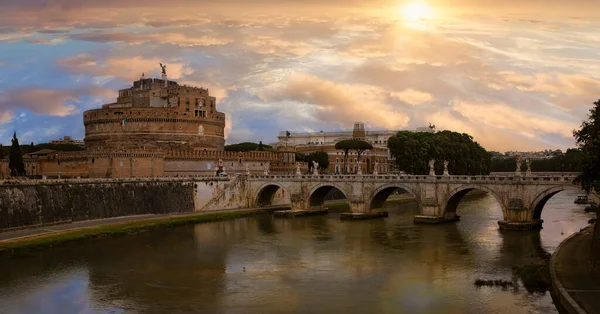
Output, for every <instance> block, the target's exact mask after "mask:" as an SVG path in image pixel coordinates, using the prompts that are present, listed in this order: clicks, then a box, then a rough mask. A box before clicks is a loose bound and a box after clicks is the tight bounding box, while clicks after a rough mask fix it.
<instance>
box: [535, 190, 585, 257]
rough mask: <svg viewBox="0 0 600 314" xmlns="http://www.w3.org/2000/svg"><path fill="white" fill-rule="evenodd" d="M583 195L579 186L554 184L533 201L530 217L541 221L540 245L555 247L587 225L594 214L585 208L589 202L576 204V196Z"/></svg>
mask: <svg viewBox="0 0 600 314" xmlns="http://www.w3.org/2000/svg"><path fill="white" fill-rule="evenodd" d="M583 195H585V192H583V191H582V190H580V189H579V187H577V186H575V185H573V186H556V187H554V188H551V189H547V190H546V191H544V192H542V193H540V194H539V195H538V196H537V197H536V199H535V200H534V202H533V203H532V204H531V206H532V207H533V213H532V219H533V220H534V221H539V222H542V221H543V229H542V230H541V231H540V233H541V237H542V245H543V246H550V247H553V246H554V247H555V246H556V245H558V244H559V243H560V242H561V241H563V240H564V239H565V238H566V237H568V236H570V235H571V234H573V233H575V232H577V231H579V230H580V229H581V228H584V227H586V226H588V224H589V220H590V219H592V218H596V214H595V213H594V212H591V211H586V210H585V209H586V208H587V207H588V206H590V205H589V204H577V203H575V200H577V198H578V196H583Z"/></svg>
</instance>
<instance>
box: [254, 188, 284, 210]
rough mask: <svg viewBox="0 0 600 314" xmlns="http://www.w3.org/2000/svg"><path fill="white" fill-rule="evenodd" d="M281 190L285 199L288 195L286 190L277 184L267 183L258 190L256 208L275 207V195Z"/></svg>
mask: <svg viewBox="0 0 600 314" xmlns="http://www.w3.org/2000/svg"><path fill="white" fill-rule="evenodd" d="M279 190H281V191H282V193H283V196H284V197H285V196H286V195H287V194H288V193H286V191H285V189H284V188H283V187H282V186H281V185H279V184H277V183H267V184H264V185H263V186H261V187H260V188H259V189H258V193H257V195H256V198H255V200H256V206H257V207H267V206H272V205H273V198H274V197H275V194H276V193H277V192H278V191H279Z"/></svg>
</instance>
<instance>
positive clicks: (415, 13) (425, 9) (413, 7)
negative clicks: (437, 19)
mask: <svg viewBox="0 0 600 314" xmlns="http://www.w3.org/2000/svg"><path fill="white" fill-rule="evenodd" d="M398 12H399V13H400V14H401V15H402V16H403V17H404V19H406V20H410V21H417V20H425V19H431V18H432V17H433V10H432V9H431V7H430V6H428V5H427V4H426V3H424V2H421V1H413V2H409V3H407V4H405V5H403V6H402V7H400V9H398Z"/></svg>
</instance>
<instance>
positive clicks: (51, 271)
mask: <svg viewBox="0 0 600 314" xmlns="http://www.w3.org/2000/svg"><path fill="white" fill-rule="evenodd" d="M574 198H575V193H574V192H567V191H565V192H561V193H559V194H557V195H556V196H554V197H553V198H552V199H551V200H550V201H549V202H548V203H547V204H546V207H545V209H544V211H543V213H542V219H544V221H545V222H544V229H542V230H541V231H535V232H514V231H513V232H501V231H499V230H498V224H497V221H498V220H501V219H502V213H501V210H500V206H499V205H498V203H496V201H495V200H494V198H493V197H491V196H489V195H487V194H483V195H482V194H477V195H468V196H467V197H465V199H463V201H462V202H461V204H460V205H459V209H458V214H459V215H461V221H459V222H456V223H450V224H444V225H415V224H413V223H412V217H413V216H414V215H415V214H416V213H417V212H418V210H417V206H416V203H414V202H404V203H393V204H387V205H386V209H387V210H388V211H389V212H390V217H388V218H386V219H379V220H368V221H346V222H343V221H340V220H339V214H336V213H330V214H329V215H327V216H317V217H298V218H294V219H281V218H277V219H274V218H272V217H271V216H268V215H261V216H256V217H248V218H243V219H238V220H234V221H222V222H214V223H206V224H199V225H195V226H182V227H176V228H171V229H159V230H154V231H150V232H146V233H140V234H136V235H130V236H124V237H115V238H107V239H101V240H95V241H92V242H86V243H73V244H68V245H65V246H63V247H58V248H55V249H51V250H42V251H40V252H36V253H34V254H32V255H29V256H26V257H21V258H15V259H4V260H0V279H1V280H0V312H1V313H6V314H9V313H11V314H12V313H44V314H52V313H57V314H69V313H172V314H175V313H177V314H178V313H511V314H518V313H557V311H556V309H555V308H554V305H553V303H552V299H551V297H550V294H549V293H548V292H546V293H529V292H527V291H526V289H524V288H523V287H522V285H519V286H518V287H516V288H512V287H511V288H508V289H502V288H500V287H480V288H479V287H476V286H475V285H474V284H473V283H474V281H475V280H476V279H478V278H482V279H503V280H515V281H518V280H517V279H515V278H513V274H512V270H511V269H512V266H514V265H522V264H526V263H528V262H529V261H531V260H532V259H533V258H535V257H539V256H541V255H543V254H544V251H545V252H550V253H551V252H552V251H553V250H554V249H555V248H556V247H557V245H558V244H559V243H560V242H561V241H562V240H564V239H565V238H566V237H567V236H568V235H570V234H572V233H574V232H576V231H578V230H579V229H580V228H582V227H584V226H586V225H587V221H588V219H590V218H592V214H586V213H584V211H583V208H584V206H583V205H576V204H573V200H574Z"/></svg>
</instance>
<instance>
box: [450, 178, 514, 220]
mask: <svg viewBox="0 0 600 314" xmlns="http://www.w3.org/2000/svg"><path fill="white" fill-rule="evenodd" d="M473 190H480V191H484V192H487V193H488V194H490V195H491V196H493V197H494V199H495V200H496V201H497V202H498V204H500V207H501V208H502V216H503V217H506V216H507V212H506V206H505V205H504V202H502V199H501V198H500V197H499V196H498V194H496V191H494V190H492V189H490V188H488V187H486V186H484V185H475V184H465V185H461V186H459V187H457V188H454V189H453V190H451V191H450V193H448V197H447V199H446V200H445V201H444V203H443V205H442V210H443V213H444V216H455V215H456V209H457V208H458V204H459V203H460V201H461V200H462V198H463V197H464V196H465V195H467V193H469V192H471V191H473Z"/></svg>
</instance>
